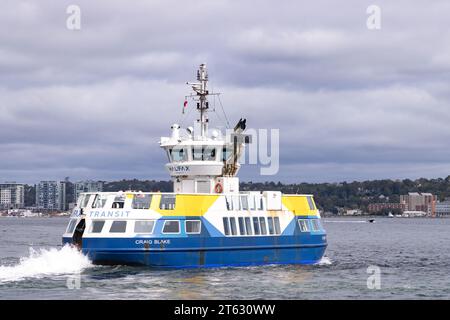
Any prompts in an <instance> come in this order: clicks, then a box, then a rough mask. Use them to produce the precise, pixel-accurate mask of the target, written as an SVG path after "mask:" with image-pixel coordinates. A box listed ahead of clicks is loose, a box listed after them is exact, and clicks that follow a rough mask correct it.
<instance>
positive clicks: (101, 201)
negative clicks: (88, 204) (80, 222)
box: [92, 194, 108, 209]
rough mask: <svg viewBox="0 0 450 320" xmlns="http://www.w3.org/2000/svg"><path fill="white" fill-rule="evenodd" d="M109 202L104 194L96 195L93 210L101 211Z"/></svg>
mask: <svg viewBox="0 0 450 320" xmlns="http://www.w3.org/2000/svg"><path fill="white" fill-rule="evenodd" d="M107 200H108V196H107V195H104V194H96V195H95V199H94V201H93V202H92V208H96V209H100V208H103V207H104V206H105V204H106V201H107Z"/></svg>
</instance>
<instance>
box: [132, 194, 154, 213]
mask: <svg viewBox="0 0 450 320" xmlns="http://www.w3.org/2000/svg"><path fill="white" fill-rule="evenodd" d="M136 196H144V197H150V201H149V202H148V208H135V202H134V199H136ZM152 200H153V195H152V194H150V193H134V194H133V199H131V209H134V210H148V209H150V207H151V206H152Z"/></svg>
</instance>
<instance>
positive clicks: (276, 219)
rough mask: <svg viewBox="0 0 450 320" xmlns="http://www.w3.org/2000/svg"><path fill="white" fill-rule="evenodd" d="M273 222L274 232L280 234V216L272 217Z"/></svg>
mask: <svg viewBox="0 0 450 320" xmlns="http://www.w3.org/2000/svg"><path fill="white" fill-rule="evenodd" d="M273 222H274V225H275V234H281V228H280V218H278V217H275V218H273Z"/></svg>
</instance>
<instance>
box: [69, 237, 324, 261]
mask: <svg viewBox="0 0 450 320" xmlns="http://www.w3.org/2000/svg"><path fill="white" fill-rule="evenodd" d="M299 238H300V237H295V236H286V237H255V238H253V239H249V238H248V237H247V238H244V239H243V238H240V237H234V238H224V237H222V238H217V239H214V238H209V239H208V240H207V241H206V240H205V239H202V238H197V239H189V240H188V239H176V238H175V239H170V240H171V241H172V242H171V243H170V245H166V244H158V245H157V246H156V245H153V246H152V245H146V246H145V247H142V245H141V246H140V247H139V245H136V241H139V240H148V238H147V239H142V238H141V239H136V238H131V239H130V238H126V239H113V238H106V239H105V238H85V239H83V248H82V251H83V253H84V254H86V255H87V256H88V257H89V258H90V259H91V261H93V262H94V263H96V264H124V265H145V266H151V267H165V268H167V267H169V268H195V267H223V266H249V265H263V264H314V263H317V262H318V261H320V259H321V258H322V257H323V255H324V253H325V249H326V246H327V244H326V241H324V239H323V237H322V235H315V236H311V235H310V236H309V237H307V238H304V239H302V240H303V241H298V240H300V239H299ZM180 240H181V241H180ZM249 240H251V241H249ZM63 242H64V243H71V239H70V238H65V239H63ZM299 243H301V244H299Z"/></svg>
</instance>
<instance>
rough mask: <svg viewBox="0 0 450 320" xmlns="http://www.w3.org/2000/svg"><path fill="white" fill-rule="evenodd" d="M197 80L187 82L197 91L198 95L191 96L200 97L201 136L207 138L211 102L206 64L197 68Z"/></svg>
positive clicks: (198, 103) (198, 105) (198, 107)
mask: <svg viewBox="0 0 450 320" xmlns="http://www.w3.org/2000/svg"><path fill="white" fill-rule="evenodd" d="M197 81H198V82H196V83H190V82H186V84H188V85H191V86H192V89H193V90H194V91H195V92H196V95H190V96H189V97H194V96H197V97H198V102H197V110H198V111H199V112H200V119H198V122H200V128H201V134H200V135H201V137H202V139H205V138H206V136H207V132H208V115H207V112H208V109H209V103H208V99H207V96H208V95H209V91H208V86H207V85H208V72H207V71H206V64H204V63H202V64H201V65H200V66H199V68H198V70H197Z"/></svg>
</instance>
